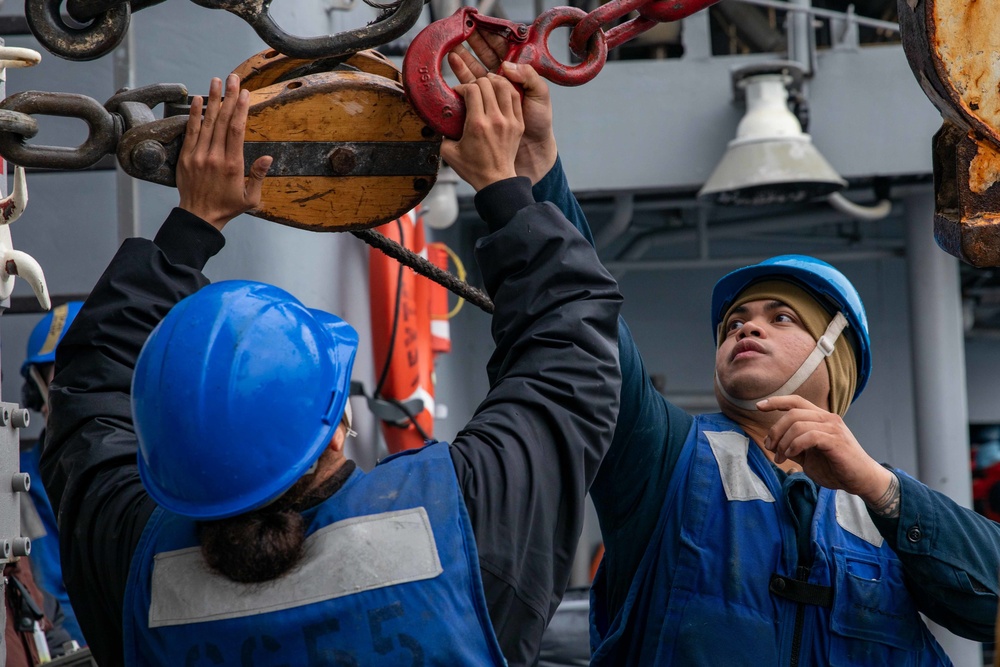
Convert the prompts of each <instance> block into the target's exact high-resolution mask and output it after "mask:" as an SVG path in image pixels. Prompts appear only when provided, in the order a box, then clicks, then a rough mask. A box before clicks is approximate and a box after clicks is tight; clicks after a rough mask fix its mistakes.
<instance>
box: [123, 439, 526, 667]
mask: <svg viewBox="0 0 1000 667" xmlns="http://www.w3.org/2000/svg"><path fill="white" fill-rule="evenodd" d="M303 516H304V517H305V519H306V521H307V523H308V530H307V538H306V557H305V558H304V560H303V562H302V563H300V564H299V566H298V567H296V568H295V569H294V570H293V571H291V572H289V573H286V574H285V575H283V576H281V577H279V578H278V579H276V580H274V581H270V582H267V583H264V584H257V585H244V584H238V583H235V582H233V581H230V580H229V579H227V578H225V577H223V576H220V575H218V574H215V573H213V572H211V571H209V570H208V569H207V567H206V565H205V562H204V560H203V559H202V557H201V550H200V547H199V546H198V544H199V543H198V539H197V536H196V524H195V522H194V521H191V520H189V519H186V518H182V517H179V516H177V515H174V514H170V513H168V512H166V511H164V510H162V509H157V510H156V511H155V512H154V513H153V515H152V517H151V518H150V520H149V523H148V525H147V526H146V528H145V530H144V532H143V535H142V539H141V540H140V542H139V546H138V548H137V550H136V553H135V556H134V557H133V560H132V567H131V571H130V573H129V582H128V587H127V589H126V592H125V614H124V639H125V663H126V665H129V666H138V665H163V666H168V667H200V666H201V665H206V666H208V665H213V666H214V665H233V666H239V667H250V666H253V667H279V666H283V667H300V666H304V665H309V666H315V665H330V666H333V665H336V666H338V667H347V666H350V665H358V666H365V665H400V666H405V665H505V664H506V662H505V660H504V658H503V656H502V654H501V652H500V646H499V644H498V643H497V640H496V637H495V635H494V632H493V626H492V625H491V623H490V618H489V614H488V611H487V608H486V600H485V596H484V593H483V586H482V580H481V578H480V571H479V560H478V556H477V553H476V545H475V539H474V537H473V533H472V527H471V524H470V522H469V517H468V514H467V512H466V508H465V503H464V501H463V498H462V495H461V493H460V491H459V487H458V481H457V478H456V477H455V469H454V467H453V466H452V462H451V456H450V454H449V448H448V445H447V444H446V443H437V444H434V445H430V446H428V447H426V448H424V449H421V450H415V451H410V452H405V453H403V454H400V455H397V456H393V457H389V458H387V459H385V460H384V461H383V462H382V463H381V464H380V465H378V466H376V467H375V469H374V470H373V471H372V472H371V473H369V474H364V473H363V472H361V471H360V470H356V471H355V472H354V473H353V474H352V475H351V477H350V478H349V479H348V481H347V483H346V484H345V485H344V486H343V487H342V488H341V489H340V490H339V491H337V492H336V493H335V494H334V495H333V496H332V497H330V498H329V499H328V500H326V501H325V502H324V503H322V504H321V505H319V506H317V507H314V508H312V509H310V510H308V511H306V512H303Z"/></svg>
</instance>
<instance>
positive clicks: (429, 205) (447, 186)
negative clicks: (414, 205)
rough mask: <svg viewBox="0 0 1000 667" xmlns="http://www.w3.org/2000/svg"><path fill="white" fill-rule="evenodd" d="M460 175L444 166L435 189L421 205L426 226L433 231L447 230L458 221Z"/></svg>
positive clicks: (439, 173) (432, 189)
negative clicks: (457, 189) (457, 188)
mask: <svg viewBox="0 0 1000 667" xmlns="http://www.w3.org/2000/svg"><path fill="white" fill-rule="evenodd" d="M457 185H458V174H456V173H455V170H454V169H452V168H451V167H448V166H444V167H441V170H440V171H439V172H438V177H437V181H436V182H435V183H434V187H433V188H431V191H430V192H428V193H427V196H426V197H424V200H423V201H422V202H421V204H420V212H421V214H422V216H423V220H424V224H425V225H427V226H428V227H430V228H431V229H447V228H448V227H451V226H452V225H453V224H455V221H456V220H458V194H457V192H456V186H457Z"/></svg>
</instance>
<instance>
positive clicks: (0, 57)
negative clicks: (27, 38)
mask: <svg viewBox="0 0 1000 667" xmlns="http://www.w3.org/2000/svg"><path fill="white" fill-rule="evenodd" d="M40 62H42V54H41V53H39V52H38V51H35V50H34V49H24V48H21V47H19V46H0V68H6V67H33V66H35V65H37V64H38V63H40Z"/></svg>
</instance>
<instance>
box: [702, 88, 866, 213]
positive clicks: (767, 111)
mask: <svg viewBox="0 0 1000 667" xmlns="http://www.w3.org/2000/svg"><path fill="white" fill-rule="evenodd" d="M741 85H743V86H744V87H745V89H746V100H747V112H746V115H744V116H743V119H742V120H741V121H740V124H739V127H738V128H737V130H736V138H735V139H733V140H732V141H730V142H729V146H728V148H727V149H726V154H725V155H723V156H722V160H721V161H720V162H719V164H718V166H717V167H716V168H715V171H713V172H712V175H711V176H709V177H708V180H707V181H706V182H705V185H704V187H702V189H701V191H700V192H699V193H698V197H700V198H703V199H711V200H713V201H715V202H716V203H718V204H740V205H761V204H778V203H785V202H797V201H806V200H809V199H813V198H815V197H820V196H825V195H829V194H830V193H832V192H836V191H838V190H841V189H843V188H844V187H845V186H846V185H847V182H846V181H845V180H844V179H843V178H841V177H840V175H839V174H838V173H837V172H836V171H835V170H834V168H833V167H832V166H830V163H829V162H827V161H826V160H825V159H824V158H823V156H822V155H820V152H819V151H818V150H817V149H816V147H815V146H814V145H813V143H812V138H810V136H809V135H808V134H806V133H805V132H803V131H802V126H801V125H800V124H799V120H798V119H797V118H796V117H795V115H794V114H793V113H792V112H791V111H789V109H788V91H787V89H786V88H785V77H784V76H783V75H781V74H762V75H756V76H749V77H747V78H746V79H744V80H743V82H742V84H741Z"/></svg>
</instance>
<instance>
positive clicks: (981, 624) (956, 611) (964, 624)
mask: <svg viewBox="0 0 1000 667" xmlns="http://www.w3.org/2000/svg"><path fill="white" fill-rule="evenodd" d="M895 472H896V476H897V477H898V478H899V486H900V501H901V506H900V515H899V518H898V519H882V518H879V517H877V516H874V515H873V516H872V520H873V521H874V522H875V525H876V526H877V527H878V529H879V532H881V533H882V536H883V537H884V538H885V540H886V542H887V543H888V544H889V546H890V547H892V550H893V551H895V552H896V555H897V556H899V559H900V561H902V563H903V572H904V573H905V579H906V587H907V589H908V590H909V591H910V594H911V595H912V596H913V599H914V600H915V601H916V603H917V608H918V609H919V610H920V611H921V612H923V613H924V614H926V615H927V617H928V618H930V619H931V620H933V621H934V622H935V623H938V624H939V625H941V626H943V627H945V628H948V629H949V630H951V631H952V632H954V633H955V634H956V635H960V636H962V637H966V638H968V639H974V640H976V641H992V639H993V632H994V622H995V620H996V616H997V594H998V593H1000V586H998V582H997V572H1000V524H998V523H996V522H995V521H991V520H990V519H987V518H986V517H984V516H981V515H979V514H977V513H975V512H973V511H972V510H970V509H967V508H965V507H962V506H960V505H959V504H958V503H956V502H955V501H953V500H952V499H951V498H948V497H947V496H945V495H944V494H942V493H939V492H937V491H934V490H932V489H930V488H928V487H927V486H926V485H924V484H922V483H920V482H919V481H917V480H915V479H913V478H912V477H910V476H909V475H907V474H906V473H904V472H903V471H901V470H896V471H895Z"/></svg>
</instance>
